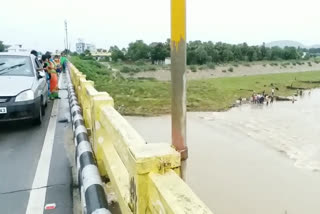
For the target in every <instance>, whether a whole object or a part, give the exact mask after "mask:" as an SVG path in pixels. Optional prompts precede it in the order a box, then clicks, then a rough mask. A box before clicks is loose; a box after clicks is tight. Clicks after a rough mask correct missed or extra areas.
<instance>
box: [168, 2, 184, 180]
mask: <svg viewBox="0 0 320 214" xmlns="http://www.w3.org/2000/svg"><path fill="white" fill-rule="evenodd" d="M186 61H187V57H186V0H171V84H172V104H171V105H172V106H171V115H172V116H171V117H172V119H171V122H172V144H173V146H174V147H175V149H176V150H177V151H178V152H180V154H181V177H182V178H183V179H186V166H187V158H188V147H187V143H186V112H187V109H186V97H187V92H186Z"/></svg>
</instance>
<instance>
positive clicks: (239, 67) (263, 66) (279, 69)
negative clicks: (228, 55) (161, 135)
mask: <svg viewBox="0 0 320 214" xmlns="http://www.w3.org/2000/svg"><path fill="white" fill-rule="evenodd" d="M117 68H119V66H118V67H117ZM136 68H139V67H137V66H136ZM151 68H153V70H148V66H144V67H143V69H140V70H141V71H140V72H130V73H122V74H123V75H124V76H125V77H133V78H149V79H156V80H159V81H170V79H171V73H170V70H169V67H167V68H166V67H164V66H158V67H151ZM155 68H157V69H155ZM120 69H121V67H120ZM319 70H320V63H319V61H317V60H315V61H312V60H310V61H297V62H296V61H288V62H286V61H284V62H279V61H262V62H251V63H249V62H247V63H231V64H224V65H216V66H214V69H212V68H210V67H208V66H207V65H200V66H199V65H198V66H188V70H187V78H188V80H203V79H208V78H219V77H239V76H251V75H261V74H279V73H296V72H304V71H319Z"/></svg>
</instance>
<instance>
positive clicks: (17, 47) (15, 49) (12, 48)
mask: <svg viewBox="0 0 320 214" xmlns="http://www.w3.org/2000/svg"><path fill="white" fill-rule="evenodd" d="M8 52H26V53H27V52H30V50H29V49H25V48H22V45H20V44H18V45H11V46H10V47H9V48H8Z"/></svg>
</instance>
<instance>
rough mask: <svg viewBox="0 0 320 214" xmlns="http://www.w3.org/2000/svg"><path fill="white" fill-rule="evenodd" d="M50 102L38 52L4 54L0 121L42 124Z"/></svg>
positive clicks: (0, 66)
mask: <svg viewBox="0 0 320 214" xmlns="http://www.w3.org/2000/svg"><path fill="white" fill-rule="evenodd" d="M47 103H48V85H47V81H46V75H45V72H44V71H43V70H42V66H41V64H40V62H39V61H38V59H36V57H35V56H34V55H30V54H26V53H5V52H4V53H0V122H7V121H14V120H25V119H32V120H33V121H34V122H35V123H36V124H41V122H42V117H43V115H44V114H45V107H46V106H47Z"/></svg>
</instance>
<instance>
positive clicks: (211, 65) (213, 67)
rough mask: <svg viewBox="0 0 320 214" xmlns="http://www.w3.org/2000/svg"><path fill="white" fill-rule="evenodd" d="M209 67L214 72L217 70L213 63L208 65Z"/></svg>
mask: <svg viewBox="0 0 320 214" xmlns="http://www.w3.org/2000/svg"><path fill="white" fill-rule="evenodd" d="M207 66H208V68H210V69H212V70H214V69H216V64H214V63H213V62H210V63H208V64H207Z"/></svg>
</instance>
